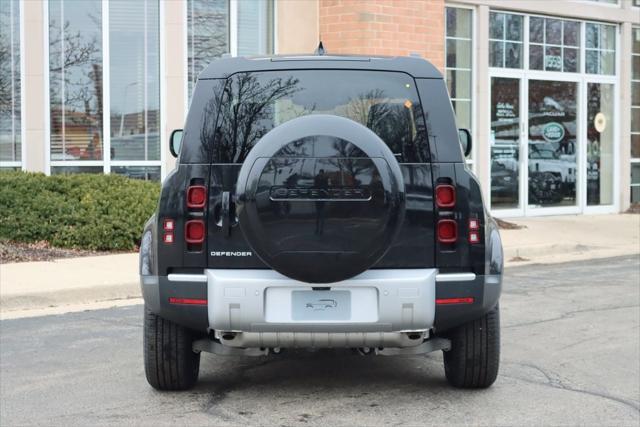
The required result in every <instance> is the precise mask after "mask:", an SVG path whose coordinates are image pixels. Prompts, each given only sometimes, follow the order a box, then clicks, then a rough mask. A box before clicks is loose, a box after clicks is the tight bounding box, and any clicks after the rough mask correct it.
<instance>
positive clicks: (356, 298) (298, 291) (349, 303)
mask: <svg viewBox="0 0 640 427" xmlns="http://www.w3.org/2000/svg"><path fill="white" fill-rule="evenodd" d="M265 321H266V322H268V323H310V324H322V323H374V322H377V321H378V290H377V289H376V288H373V287H357V288H331V289H330V290H312V289H309V288H303V287H295V288H294V287H291V288H289V287H270V288H267V289H266V292H265Z"/></svg>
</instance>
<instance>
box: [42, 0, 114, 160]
mask: <svg viewBox="0 0 640 427" xmlns="http://www.w3.org/2000/svg"><path fill="white" fill-rule="evenodd" d="M101 28H102V2H101V1H99V0H86V1H82V2H70V1H68V0H51V1H50V2H49V98H50V108H51V110H50V111H51V113H50V132H51V136H50V141H51V163H52V165H54V166H60V163H59V162H66V161H98V160H102V159H103V153H102V149H103V132H102V130H103V114H102V113H103V99H102V98H103V96H102V95H103V87H102V66H103V65H102V29H101ZM56 163H57V164H56ZM76 166H77V165H76Z"/></svg>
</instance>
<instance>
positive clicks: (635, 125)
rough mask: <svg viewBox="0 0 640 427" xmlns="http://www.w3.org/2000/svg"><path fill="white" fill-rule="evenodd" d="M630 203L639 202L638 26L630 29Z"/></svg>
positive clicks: (639, 46) (639, 106) (639, 75)
mask: <svg viewBox="0 0 640 427" xmlns="http://www.w3.org/2000/svg"><path fill="white" fill-rule="evenodd" d="M631 203H640V27H634V28H632V31H631Z"/></svg>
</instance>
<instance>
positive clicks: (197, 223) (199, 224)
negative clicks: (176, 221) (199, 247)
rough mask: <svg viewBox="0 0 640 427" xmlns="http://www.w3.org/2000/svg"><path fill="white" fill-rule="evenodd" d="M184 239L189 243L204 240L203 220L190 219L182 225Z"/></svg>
mask: <svg viewBox="0 0 640 427" xmlns="http://www.w3.org/2000/svg"><path fill="white" fill-rule="evenodd" d="M184 240H185V241H186V242H187V243H191V244H200V243H202V242H204V221H202V220H201V219H192V220H190V221H187V222H186V224H185V225H184Z"/></svg>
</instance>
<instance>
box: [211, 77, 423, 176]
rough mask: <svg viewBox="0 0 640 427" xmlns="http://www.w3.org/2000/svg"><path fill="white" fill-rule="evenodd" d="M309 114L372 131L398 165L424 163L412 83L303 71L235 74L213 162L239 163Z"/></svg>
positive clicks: (223, 109) (401, 79) (222, 112)
mask: <svg viewBox="0 0 640 427" xmlns="http://www.w3.org/2000/svg"><path fill="white" fill-rule="evenodd" d="M205 114H206V113H205ZM308 114H333V115H337V116H341V117H346V118H349V119H351V120H354V121H356V122H358V123H361V124H362V125H364V126H367V127H368V128H369V129H371V130H372V131H374V132H375V133H376V134H377V135H378V136H379V137H380V138H381V139H382V140H383V141H385V143H386V144H387V145H388V146H389V148H390V149H391V151H392V152H393V153H394V154H395V155H396V157H397V158H398V161H400V162H410V163H422V162H426V161H428V146H427V138H426V130H425V125H424V116H423V113H422V108H421V106H420V102H419V99H418V94H417V91H416V88H415V82H414V80H413V78H411V77H410V76H408V75H406V74H403V73H395V72H377V71H345V70H342V71H338V70H322V71H320V70H308V71H307V70H303V71H286V72H282V71H278V72H262V73H239V74H235V75H234V76H232V77H231V78H230V79H229V80H228V81H227V84H226V86H225V90H224V93H223V101H222V104H221V108H220V116H219V118H218V121H217V123H218V128H217V132H216V135H217V137H216V138H215V143H214V146H213V156H214V157H213V158H214V162H216V163H241V162H242V161H243V160H244V159H245V157H246V156H247V154H248V153H249V151H250V150H251V148H253V146H254V145H255V144H256V143H257V142H258V141H259V140H260V138H261V137H262V136H263V135H264V134H266V133H267V132H269V131H270V130H271V129H273V128H274V127H276V126H278V125H280V124H282V123H284V122H286V121H288V120H291V119H294V118H296V117H300V116H304V115H308ZM202 123H205V120H202ZM205 133H206V134H211V133H210V132H205Z"/></svg>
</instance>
